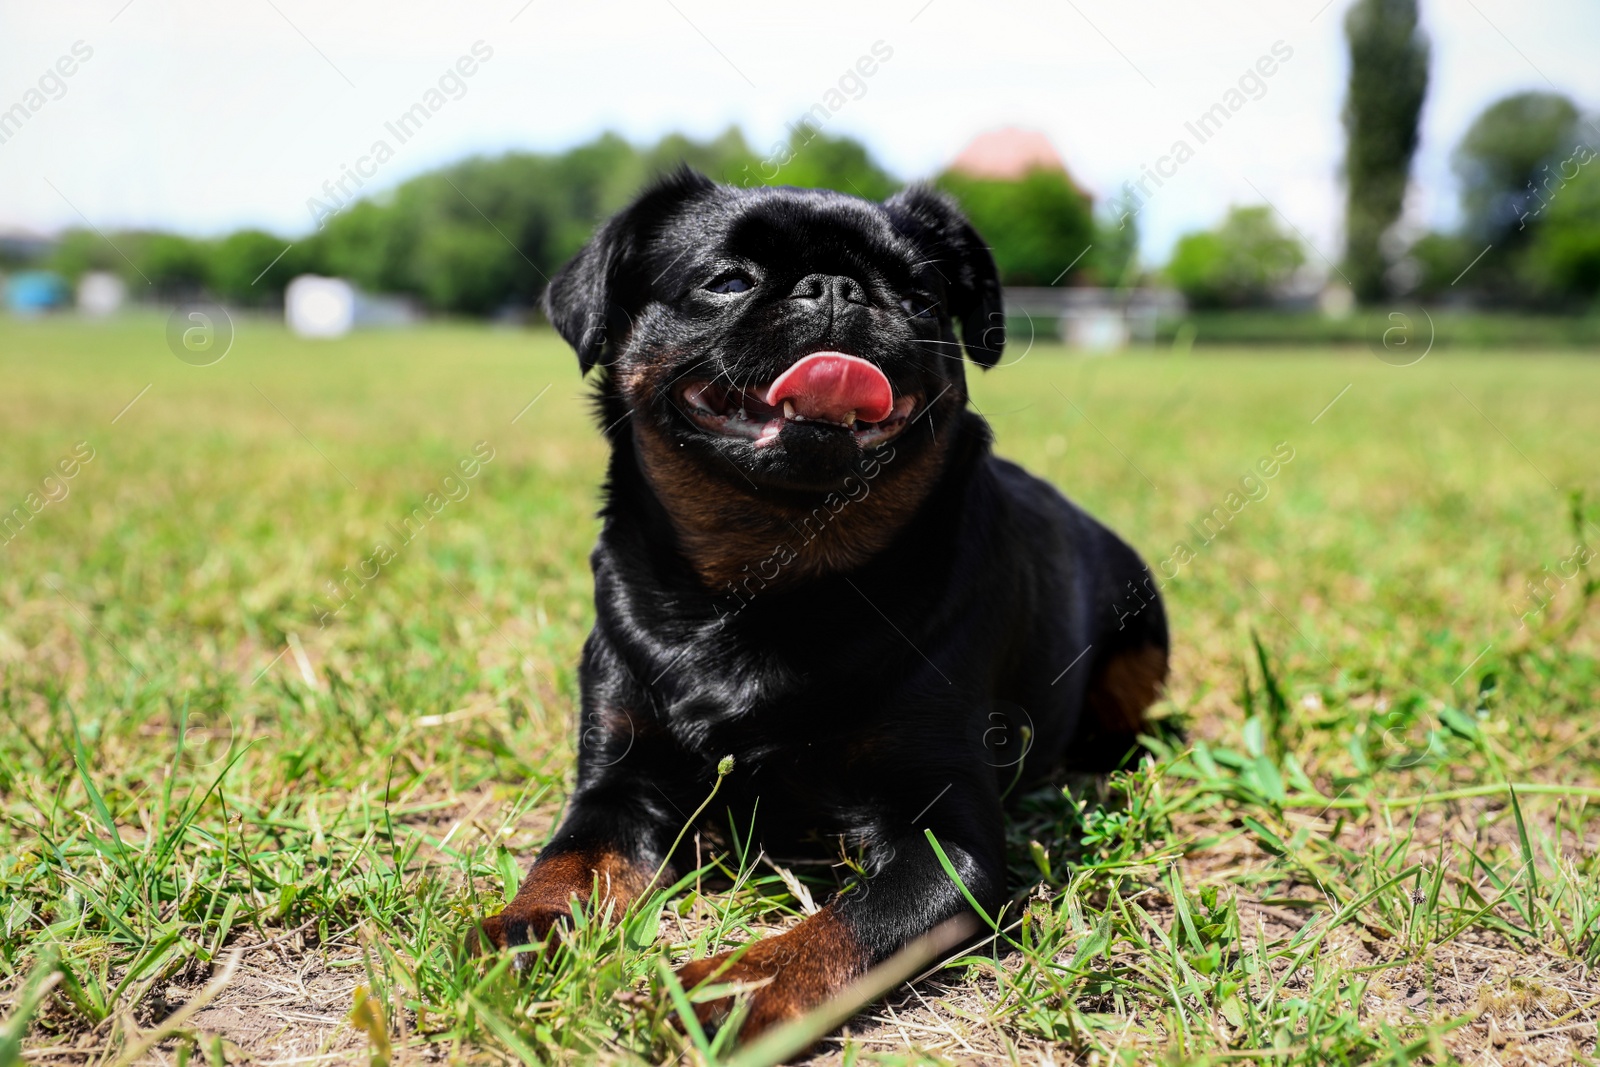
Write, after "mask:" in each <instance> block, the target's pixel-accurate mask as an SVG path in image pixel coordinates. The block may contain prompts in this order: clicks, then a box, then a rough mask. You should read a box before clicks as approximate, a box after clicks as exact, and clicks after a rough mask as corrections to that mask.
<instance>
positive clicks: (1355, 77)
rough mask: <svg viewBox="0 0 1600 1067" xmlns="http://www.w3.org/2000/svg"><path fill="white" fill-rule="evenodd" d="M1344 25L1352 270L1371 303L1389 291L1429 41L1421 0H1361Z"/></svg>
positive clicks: (1348, 263)
mask: <svg viewBox="0 0 1600 1067" xmlns="http://www.w3.org/2000/svg"><path fill="white" fill-rule="evenodd" d="M1344 28H1345V37H1346V39H1347V40H1348V41H1349V44H1350V81H1349V89H1348V94H1347V95H1346V97H1345V104H1344V127H1345V134H1346V138H1347V145H1346V149H1345V162H1344V173H1345V185H1346V192H1347V200H1346V208H1345V272H1346V273H1347V274H1348V275H1349V277H1350V282H1351V285H1352V287H1353V288H1354V290H1355V295H1356V299H1358V300H1360V301H1362V302H1364V303H1370V302H1372V301H1376V300H1381V299H1382V298H1383V297H1384V295H1385V294H1386V292H1387V291H1388V283H1387V281H1386V279H1385V272H1386V271H1387V269H1388V261H1387V257H1386V255H1385V253H1384V248H1383V236H1384V234H1386V233H1387V232H1388V231H1389V229H1390V227H1392V226H1393V225H1394V223H1395V220H1396V219H1398V218H1399V217H1400V209H1401V206H1402V205H1403V204H1404V201H1405V194H1406V181H1407V178H1408V177H1409V175H1410V172H1411V157H1412V156H1413V155H1414V154H1415V153H1416V150H1417V119H1418V116H1419V115H1420V114H1421V112H1422V100H1423V97H1424V96H1425V95H1426V93H1427V89H1428V42H1427V39H1426V38H1425V37H1424V36H1423V35H1422V33H1421V32H1420V31H1419V30H1418V28H1417V3H1416V0H1356V3H1355V5H1354V6H1353V7H1351V8H1350V11H1349V13H1348V14H1347V15H1346V17H1345V23H1344Z"/></svg>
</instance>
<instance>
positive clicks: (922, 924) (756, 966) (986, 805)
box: [678, 768, 1005, 1040]
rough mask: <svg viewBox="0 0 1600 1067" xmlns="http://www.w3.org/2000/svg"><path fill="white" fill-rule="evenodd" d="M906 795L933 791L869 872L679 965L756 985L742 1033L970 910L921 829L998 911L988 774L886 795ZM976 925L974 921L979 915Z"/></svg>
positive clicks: (724, 1008)
mask: <svg viewBox="0 0 1600 1067" xmlns="http://www.w3.org/2000/svg"><path fill="white" fill-rule="evenodd" d="M983 770H985V771H987V770H988V769H987V768H983ZM985 778H987V780H985ZM941 790H943V792H942V793H941V792H940V791H941ZM912 797H915V798H917V799H918V800H919V801H922V802H926V799H927V798H936V799H934V803H933V804H932V806H930V807H929V808H928V809H927V811H926V812H925V813H923V814H921V815H920V816H919V815H917V813H916V812H915V811H906V812H903V813H902V814H901V815H900V817H899V818H898V819H897V820H896V823H897V825H885V826H884V827H883V829H884V830H885V831H887V832H888V833H892V834H893V835H894V836H893V837H892V838H891V839H890V840H888V841H887V842H886V843H885V844H883V845H881V846H879V848H877V849H873V850H869V856H868V858H869V860H870V861H871V862H872V864H873V869H874V873H873V874H871V875H870V876H869V877H868V878H866V879H864V880H862V881H860V882H858V883H856V884H854V885H852V886H851V887H850V888H848V889H846V890H844V891H843V892H841V893H840V894H838V895H837V896H836V897H834V899H833V900H831V901H830V902H829V903H828V905H827V906H826V907H824V908H823V909H822V910H821V911H819V912H817V914H815V915H812V916H810V917H809V918H807V919H806V920H804V921H803V922H801V923H800V924H799V925H798V926H796V927H794V928H793V929H792V930H788V931H786V932H785V933H782V934H779V935H778V936H776V937H769V938H763V939H761V940H759V941H752V942H750V943H749V944H748V945H745V946H743V947H742V948H739V949H736V950H734V951H733V952H725V953H723V954H722V955H720V956H713V957H711V958H709V959H703V960H695V961H694V962H692V963H689V964H687V965H685V966H684V967H683V968H681V969H680V970H679V971H678V980H679V981H680V982H682V983H683V985H684V986H685V988H689V987H693V986H695V985H698V984H700V983H701V982H709V983H712V984H720V983H723V982H732V983H739V984H742V985H746V986H749V987H754V992H752V993H751V995H750V1014H749V1015H748V1016H747V1017H746V1019H745V1021H744V1024H743V1026H742V1027H741V1028H740V1031H739V1036H740V1038H741V1040H748V1039H749V1038H751V1037H753V1036H754V1035H756V1034H759V1033H761V1032H763V1031H765V1030H767V1029H769V1028H771V1027H773V1026H775V1025H777V1024H780V1023H783V1022H787V1021H788V1020H790V1019H794V1018H798V1017H799V1016H801V1015H803V1014H805V1013H806V1012H807V1011H809V1010H810V1009H811V1008H814V1007H816V1006H817V1005H818V1004H821V1003H822V1002H823V1001H825V1000H827V999H828V998H829V997H831V996H833V995H834V994H836V993H838V992H839V991H841V990H842V989H844V988H845V987H846V986H847V985H849V984H850V983H851V982H852V981H854V980H855V979H857V978H859V977H861V975H863V974H865V973H866V972H867V971H868V970H870V969H871V968H872V967H873V966H874V965H875V964H878V963H881V962H882V961H884V960H886V959H888V958H889V957H890V956H892V955H894V954H895V952H897V951H898V950H899V949H901V948H903V947H904V946H905V945H906V944H908V943H910V942H911V941H913V940H915V939H916V938H917V937H920V936H921V935H923V934H925V933H927V932H929V931H930V930H932V929H933V928H934V927H936V926H938V925H939V924H940V923H942V922H944V921H945V920H947V919H951V918H954V917H956V916H958V915H968V916H970V915H971V909H970V908H969V906H968V904H967V901H966V897H965V896H964V895H963V894H962V892H961V889H960V888H959V887H958V886H957V885H956V884H955V883H954V882H953V881H952V880H951V879H950V876H949V875H948V874H947V873H946V872H945V870H944V867H943V865H942V864H941V863H940V862H939V858H938V856H937V855H936V854H935V853H934V851H933V848H932V846H931V845H929V843H928V839H927V836H926V834H925V833H924V828H926V829H931V830H932V831H933V835H934V837H935V838H936V839H937V840H938V841H939V845H940V847H941V848H943V849H944V853H945V855H946V857H947V858H948V859H949V860H950V863H951V865H952V866H953V867H954V868H955V870H956V871H957V873H958V874H959V875H960V877H961V881H962V883H963V884H964V885H965V886H966V888H967V890H968V891H969V892H970V893H971V894H972V896H973V898H974V899H975V900H977V901H978V903H979V904H980V905H981V906H982V907H983V908H984V910H985V911H987V912H988V913H989V914H990V916H991V917H992V916H993V915H994V913H995V909H996V908H997V907H998V906H999V904H1000V902H1001V900H1002V899H1003V898H1004V895H1005V863H1004V855H1003V853H1004V836H1003V835H1004V828H1003V823H1002V816H1001V807H1000V801H999V797H998V796H997V794H996V790H995V786H994V781H993V777H992V772H991V773H990V774H989V775H988V776H985V775H982V774H979V775H975V776H974V777H973V778H972V779H971V780H968V781H961V782H956V783H955V784H953V785H950V786H949V787H948V788H946V784H945V783H943V782H930V783H923V784H920V785H918V786H917V787H915V788H908V789H906V790H905V791H904V793H903V794H902V796H901V797H898V798H896V800H895V801H890V802H887V803H889V804H896V803H899V804H904V803H906V802H907V801H908V800H909V799H910V798H912ZM973 929H974V931H976V930H977V929H978V925H977V920H976V919H975V918H974V919H973ZM732 1007H733V998H732V997H724V998H721V999H718V1000H714V1001H709V1002H707V1003H703V1004H700V1005H697V1006H696V1009H695V1010H696V1014H697V1015H698V1016H699V1017H700V1020H701V1022H703V1023H708V1022H715V1021H719V1020H720V1019H722V1018H725V1017H726V1016H727V1013H728V1012H729V1011H730V1010H731V1009H732Z"/></svg>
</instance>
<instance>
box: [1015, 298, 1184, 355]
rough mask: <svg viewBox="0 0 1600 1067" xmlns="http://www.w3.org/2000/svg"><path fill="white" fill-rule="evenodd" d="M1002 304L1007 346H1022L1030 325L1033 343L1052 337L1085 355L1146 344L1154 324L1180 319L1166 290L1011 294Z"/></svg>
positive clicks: (1176, 301) (1177, 304)
mask: <svg viewBox="0 0 1600 1067" xmlns="http://www.w3.org/2000/svg"><path fill="white" fill-rule="evenodd" d="M1004 299H1005V308H1006V320H1007V324H1008V325H1009V327H1010V330H1009V333H1010V337H1008V338H1007V340H1008V342H1010V343H1021V342H1024V341H1025V340H1026V337H1025V336H1024V331H1025V330H1026V328H1027V327H1026V320H1032V322H1033V336H1034V337H1036V338H1044V337H1050V336H1051V335H1055V336H1057V337H1059V338H1061V340H1063V341H1065V342H1066V343H1067V346H1068V347H1069V348H1077V349H1081V350H1083V351H1086V352H1118V351H1121V350H1122V349H1124V348H1126V347H1128V342H1129V341H1143V342H1145V343H1149V342H1151V341H1154V340H1155V336H1156V321H1157V320H1158V319H1159V318H1161V317H1162V316H1169V317H1170V316H1177V315H1181V314H1183V298H1182V297H1181V296H1179V295H1178V294H1177V293H1175V292H1173V291H1172V290H1170V289H1090V288H1084V287H1078V288H1072V289H1065V288H1037V289H1031V288H1029V289H1025V288H1011V289H1007V290H1006V291H1005V294H1004ZM1018 320H1024V321H1022V322H1019V321H1018Z"/></svg>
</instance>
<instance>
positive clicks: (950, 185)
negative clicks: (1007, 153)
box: [935, 168, 1095, 285]
mask: <svg viewBox="0 0 1600 1067" xmlns="http://www.w3.org/2000/svg"><path fill="white" fill-rule="evenodd" d="M935 184H936V185H938V186H939V187H940V188H941V189H944V190H945V191H946V192H948V193H950V194H951V195H953V196H954V197H955V198H956V199H957V200H958V201H959V202H960V204H961V207H962V209H963V210H964V211H965V212H966V213H967V217H968V218H969V219H971V220H972V224H973V225H974V226H976V227H977V229H978V232H979V233H981V234H982V235H983V237H984V239H985V240H986V241H988V242H989V248H990V250H991V251H992V252H993V253H994V261H995V265H996V266H997V267H999V268H1000V280H1001V281H1002V282H1004V283H1005V284H1006V285H1054V284H1057V283H1058V281H1065V280H1066V279H1064V278H1062V277H1061V275H1062V272H1063V271H1065V270H1066V269H1067V267H1068V266H1069V265H1071V264H1072V261H1073V260H1074V259H1076V258H1077V257H1078V256H1079V255H1080V254H1081V253H1082V252H1083V250H1084V249H1085V248H1086V247H1087V246H1088V245H1090V244H1092V243H1093V242H1094V237H1095V225H1094V217H1093V214H1092V212H1091V211H1090V200H1089V197H1088V195H1087V194H1086V193H1084V192H1083V191H1081V190H1080V189H1079V188H1078V187H1077V186H1076V185H1074V184H1072V179H1071V178H1069V177H1067V175H1066V174H1064V173H1062V172H1061V171H1059V170H1048V169H1045V168H1039V169H1036V170H1031V171H1029V172H1028V173H1027V174H1025V175H1023V177H1021V178H1020V179H1017V180H1015V181H1006V180H1002V179H998V178H974V177H972V176H970V175H967V174H963V173H961V172H960V171H946V172H944V173H943V174H941V175H939V177H938V178H937V179H936V181H935ZM1077 267H1078V269H1080V270H1081V269H1082V268H1083V261H1082V260H1079V262H1078V264H1077Z"/></svg>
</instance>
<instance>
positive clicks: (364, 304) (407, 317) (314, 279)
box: [283, 274, 421, 338]
mask: <svg viewBox="0 0 1600 1067" xmlns="http://www.w3.org/2000/svg"><path fill="white" fill-rule="evenodd" d="M420 317H421V316H420V315H419V314H418V313H417V309H416V306H415V305H414V304H413V303H412V302H411V301H410V300H409V299H407V298H405V297H401V296H374V295H372V294H371V293H363V292H362V291H361V290H359V289H357V288H356V287H355V286H354V285H352V284H351V283H350V282H349V281H347V280H345V279H344V278H324V277H322V276H321V275H318V274H302V275H300V276H299V277H298V278H295V279H294V280H293V281H291V282H290V283H289V285H288V287H287V288H285V289H284V291H283V318H284V321H285V322H286V323H287V324H288V326H289V329H290V330H291V331H292V332H293V333H295V334H297V335H298V336H300V337H320V338H329V337H343V336H344V335H345V334H347V333H349V332H350V331H351V330H352V329H355V328H357V327H363V326H364V327H382V326H408V325H410V324H412V323H414V322H416V321H417V320H418V319H419V318H420Z"/></svg>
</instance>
